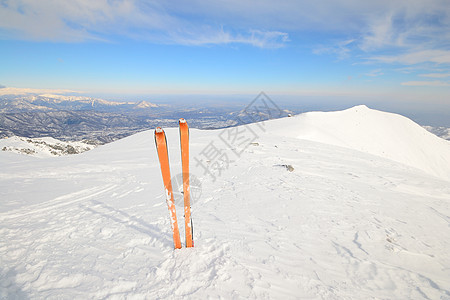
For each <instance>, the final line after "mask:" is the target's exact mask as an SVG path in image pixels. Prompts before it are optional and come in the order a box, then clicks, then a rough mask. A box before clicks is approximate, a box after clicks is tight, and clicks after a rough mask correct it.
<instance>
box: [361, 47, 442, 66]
mask: <svg viewBox="0 0 450 300" xmlns="http://www.w3.org/2000/svg"><path fill="white" fill-rule="evenodd" d="M369 60H373V61H378V62H382V63H400V64H405V65H413V64H420V63H427V62H431V63H435V64H450V50H423V51H414V52H410V53H405V54H399V55H380V56H372V57H370V58H369Z"/></svg>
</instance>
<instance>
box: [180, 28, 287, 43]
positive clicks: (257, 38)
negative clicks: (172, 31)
mask: <svg viewBox="0 0 450 300" xmlns="http://www.w3.org/2000/svg"><path fill="white" fill-rule="evenodd" d="M171 40H172V42H174V43H177V44H182V45H196V46H199V45H220V44H247V45H251V46H255V47H259V48H281V47H284V46H285V45H286V43H287V42H289V35H288V34H287V33H285V32H280V31H261V30H249V31H248V32H245V33H232V32H230V31H225V30H224V29H223V28H221V29H207V30H203V31H202V32H201V33H197V32H196V33H195V34H186V33H182V34H176V35H173V36H172V38H171Z"/></svg>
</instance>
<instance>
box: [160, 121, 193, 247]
mask: <svg viewBox="0 0 450 300" xmlns="http://www.w3.org/2000/svg"><path fill="white" fill-rule="evenodd" d="M178 124H179V127H180V144H181V164H182V172H183V195H184V222H185V224H184V225H185V232H186V247H187V248H190V247H194V240H193V237H192V236H193V228H192V220H191V204H190V191H189V128H188V125H187V122H186V120H185V119H180V120H179V121H178ZM155 143H156V149H157V151H158V157H159V163H160V165H161V174H162V178H163V182H164V189H165V194H166V202H167V206H168V208H169V214H170V223H171V226H172V233H173V242H174V246H175V249H180V248H181V240H180V232H179V230H178V221H177V213H176V210H175V201H174V198H173V190H172V182H171V179H170V178H171V177H170V167H169V154H168V151H167V139H166V134H165V132H164V130H163V129H162V128H161V127H157V128H156V129H155Z"/></svg>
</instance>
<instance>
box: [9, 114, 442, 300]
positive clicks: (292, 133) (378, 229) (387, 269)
mask: <svg viewBox="0 0 450 300" xmlns="http://www.w3.org/2000/svg"><path fill="white" fill-rule="evenodd" d="M188 122H189V119H188ZM397 131H398V133H397ZM166 134H167V140H168V143H169V158H170V161H171V171H172V175H173V176H174V177H176V175H177V174H179V173H180V172H181V164H180V152H179V136H178V129H177V128H169V129H166ZM429 135H431V134H430V133H428V132H426V131H425V130H424V129H422V128H421V127H420V126H418V125H415V124H414V123H412V122H411V121H409V120H408V119H406V118H403V117H401V116H398V115H392V114H387V113H383V112H379V111H374V110H370V109H368V108H366V107H355V108H353V109H350V110H347V111H342V112H333V113H308V114H305V115H300V116H296V117H292V118H284V119H279V120H272V121H267V122H265V123H257V124H252V125H248V126H240V127H233V128H227V129H222V130H210V131H202V130H191V132H190V139H191V172H192V176H195V177H197V179H198V180H199V181H200V182H201V186H200V184H197V185H196V186H195V190H196V193H192V194H193V204H192V210H193V211H192V212H193V213H192V215H193V221H194V239H195V247H194V248H191V249H186V248H183V249H181V250H173V241H172V235H171V233H170V222H169V217H168V211H167V206H166V204H165V196H164V193H165V192H164V191H163V184H162V180H161V175H160V169H159V162H158V158H157V154H156V151H155V145H154V139H153V131H146V132H142V133H139V134H136V135H133V136H130V137H128V138H124V139H121V140H118V141H116V142H113V143H110V144H107V145H103V146H100V147H97V148H95V149H93V150H91V151H88V152H85V153H82V154H79V155H72V156H63V157H51V158H36V157H30V156H24V155H17V154H14V153H10V152H5V151H2V152H0V165H1V166H2V168H1V169H0V195H1V196H0V198H1V199H2V200H1V202H0V203H1V204H0V224H1V226H0V236H1V237H2V238H1V239H0V265H1V266H2V267H1V268H0V297H1V298H50V299H51V298H54V299H56V298H71V299H72V298H80V299H81V298H83V299H86V298H108V299H116V298H117V299H123V298H136V299H160V298H171V299H181V298H192V299H202V298H233V299H234V298H238V299H239V298H245V299H248V298H253V299H256V298H257V299H261V298H270V299H299V298H300V299H304V298H309V299H350V298H352V299H361V298H364V299H447V298H449V297H450V281H449V280H448V279H449V278H450V269H449V268H448V266H449V265H450V255H449V253H448V249H450V226H449V224H450V223H449V222H450V217H449V216H450V202H449V199H450V181H449V180H448V177H447V174H448V171H450V169H447V172H446V171H445V170H446V166H445V163H446V161H447V160H448V153H449V152H448V151H450V150H449V149H450V146H449V144H448V142H446V141H444V142H445V143H443V142H441V141H443V140H441V139H438V138H433V137H431V136H429ZM423 144H425V145H423ZM425 146H426V147H425ZM418 149H420V150H418ZM422 151H426V152H425V154H426V155H421V154H420V153H421V152H422ZM396 152H400V155H398V154H396ZM404 156H407V157H408V160H402V159H403V157H404ZM439 159H440V160H439ZM420 160H421V161H420ZM408 162H413V164H411V163H409V164H408ZM419 162H420V163H419ZM436 162H440V164H441V166H440V167H438V166H437V165H436ZM427 164H428V165H429V166H432V168H431V167H430V168H428V167H423V166H426V165H427ZM287 166H291V167H290V168H288V167H287ZM192 188H194V186H193V187H192ZM177 212H178V218H179V220H182V218H183V217H182V216H183V213H182V207H177ZM183 223H184V222H182V221H179V224H183ZM180 231H181V236H182V237H184V228H183V226H181V227H180ZM182 240H183V238H182Z"/></svg>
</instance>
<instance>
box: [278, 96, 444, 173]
mask: <svg viewBox="0 0 450 300" xmlns="http://www.w3.org/2000/svg"><path fill="white" fill-rule="evenodd" d="M290 121H291V122H288V124H286V121H284V120H280V121H273V122H272V123H271V124H270V125H269V128H273V131H279V130H278V129H279V128H281V127H279V126H281V125H283V126H286V127H287V130H284V131H283V135H287V136H290V137H296V138H299V139H307V140H311V141H317V142H321V143H326V144H331V145H336V146H341V147H347V148H351V149H355V150H359V151H363V152H367V153H370V154H374V155H378V156H381V157H385V158H388V159H392V160H395V161H397V162H401V163H403V164H406V165H408V166H412V167H415V168H418V169H421V170H423V171H425V172H427V173H429V174H431V175H435V176H437V177H440V178H443V179H446V180H450V142H449V141H446V140H444V139H441V138H439V137H437V136H435V135H434V134H432V133H430V132H428V131H427V130H426V129H424V128H422V127H421V126H420V125H418V124H416V123H414V122H413V121H411V120H410V119H408V118H406V117H403V116H401V115H398V114H392V113H387V112H382V111H377V110H373V109H370V108H368V107H367V106H364V105H360V106H355V107H353V108H350V109H347V110H344V111H336V112H310V113H305V114H301V115H298V116H296V117H294V118H293V119H292V120H290Z"/></svg>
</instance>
